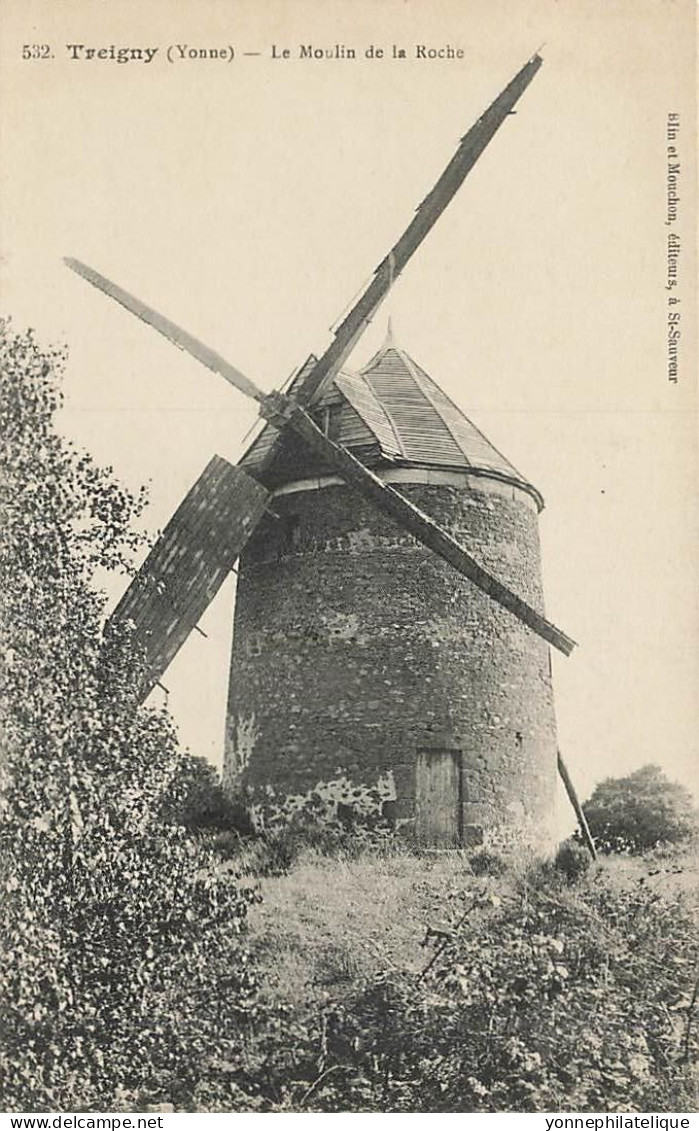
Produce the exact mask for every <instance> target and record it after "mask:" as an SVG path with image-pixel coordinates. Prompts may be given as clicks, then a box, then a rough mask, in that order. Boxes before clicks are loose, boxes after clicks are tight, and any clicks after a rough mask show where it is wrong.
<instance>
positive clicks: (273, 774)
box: [66, 55, 574, 845]
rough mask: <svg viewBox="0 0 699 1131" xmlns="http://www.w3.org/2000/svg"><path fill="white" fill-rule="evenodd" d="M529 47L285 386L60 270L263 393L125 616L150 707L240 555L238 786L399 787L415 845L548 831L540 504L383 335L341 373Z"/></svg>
mask: <svg viewBox="0 0 699 1131" xmlns="http://www.w3.org/2000/svg"><path fill="white" fill-rule="evenodd" d="M541 62H542V60H541V58H540V57H539V56H538V55H535V56H533V57H532V59H530V60H529V61H528V62H527V63H526V64H525V65H524V67H523V68H522V69H521V70H520V71H519V73H518V74H517V75H515V77H514V78H513V79H512V81H511V82H510V83H509V84H508V86H507V87H506V88H505V89H504V90H503V92H502V93H501V94H500V95H498V97H497V98H496V99H495V101H494V102H493V103H492V104H491V105H490V106H489V107H488V109H487V110H485V111H484V113H483V114H482V115H481V117H480V118H479V119H478V120H477V122H476V123H475V125H474V126H473V127H472V128H471V129H470V130H469V131H468V133H466V134H465V136H464V137H463V138H462V140H461V142H460V144H459V146H458V148H457V150H456V153H455V154H454V156H453V157H452V159H451V161H450V162H449V163H448V165H447V166H446V168H445V169H444V171H443V173H442V174H441V176H440V177H439V179H438V180H437V182H436V183H435V185H434V187H433V188H432V189H431V190H430V192H429V193H428V195H427V196H426V197H425V199H424V200H423V201H422V203H421V204H420V206H419V208H418V209H417V211H416V213H415V215H414V216H413V218H412V219H411V221H410V223H409V224H408V227H407V228H406V230H405V231H404V232H403V234H402V235H401V237H400V239H399V240H398V241H397V243H396V244H395V245H394V246H393V247H392V248H391V250H390V252H389V253H388V255H387V256H386V257H385V258H384V259H383V260H382V261H381V263H380V264H379V266H378V267H377V269H376V271H375V273H374V276H373V278H372V280H371V282H370V283H369V285H368V287H367V288H366V290H365V291H364V292H363V293H362V294H361V296H360V297H359V299H358V300H357V301H356V302H355V303H354V305H353V306H352V307H351V308H350V310H349V312H348V313H347V314H346V315H345V317H344V318H343V319H342V321H341V322H340V324H339V325H338V327H337V329H336V331H335V333H334V336H333V338H332V341H331V342H330V345H329V346H328V348H327V349H326V350H325V352H324V353H323V354H322V356H321V357H320V358H315V357H313V356H312V357H311V358H309V360H308V361H307V362H306V364H305V365H304V366H303V367H302V368H301V370H300V371H299V372H298V374H297V375H296V377H295V379H294V382H293V384H292V385H291V387H290V388H289V389H288V390H287V391H286V392H285V393H282V392H273V393H268V394H267V393H264V392H262V390H261V389H260V388H259V387H258V386H257V385H256V384H255V383H254V382H253V381H251V380H250V378H249V377H246V376H245V375H244V374H243V373H241V371H240V370H239V369H237V368H235V367H234V366H232V365H231V364H230V363H229V362H227V361H226V360H225V359H224V358H222V357H221V356H220V355H218V354H216V353H215V352H214V351H213V350H211V349H209V348H208V347H207V346H205V345H204V344H203V343H201V342H199V341H197V339H196V338H194V337H192V335H191V334H188V333H187V332H186V331H184V330H183V329H181V328H180V327H179V326H176V325H175V324H174V323H173V322H171V321H169V320H168V319H166V318H164V317H163V316H162V315H160V314H158V313H157V312H156V311H155V310H153V309H151V308H150V307H147V306H145V305H144V304H143V303H142V302H140V301H139V300H138V299H136V298H134V297H133V296H132V295H130V294H128V293H127V292H126V291H124V290H122V289H121V288H120V287H118V286H116V285H115V284H114V283H111V282H110V281H109V280H107V279H105V278H104V277H103V276H102V275H99V274H98V273H97V272H96V271H94V270H92V269H91V268H90V267H87V266H85V264H82V263H80V262H79V261H77V260H74V259H70V260H67V261H66V262H67V263H68V265H69V266H70V267H71V268H72V269H73V270H75V271H77V273H78V274H80V275H82V276H83V277H84V278H86V279H87V280H88V281H89V282H91V283H92V284H93V285H94V286H96V287H98V288H99V289H100V290H102V291H104V292H106V293H107V294H108V295H109V296H110V297H112V298H114V299H115V300H116V301H117V302H119V303H121V304H122V305H123V306H124V307H126V308H127V309H128V310H130V311H131V312H132V313H134V314H136V315H137V317H139V318H140V319H142V320H143V321H145V322H147V323H149V324H150V325H151V326H153V327H154V328H155V329H157V330H158V331H159V332H160V333H162V334H163V335H164V336H165V337H167V338H168V339H169V340H170V341H171V342H173V343H174V344H175V345H177V346H178V347H179V348H180V349H184V350H186V351H187V352H188V353H190V354H191V355H192V356H193V357H195V358H196V359H197V360H199V361H200V362H202V363H203V364H204V365H206V366H207V367H208V368H209V369H212V370H214V371H215V372H217V373H219V374H220V375H221V376H223V377H224V378H225V379H226V380H227V381H229V382H230V383H231V384H232V385H233V386H234V387H235V388H236V389H238V390H239V391H240V392H243V393H245V394H246V395H247V396H250V397H252V398H253V399H254V400H255V401H256V402H257V403H258V405H259V408H260V413H261V415H262V417H263V419H264V420H265V421H266V422H267V425H266V427H265V428H264V429H263V431H262V433H261V434H260V436H259V437H258V438H257V439H256V440H255V442H254V443H253V444H252V446H251V447H250V448H249V449H248V451H247V452H246V454H245V456H244V457H243V459H242V461H241V464H240V465H239V466H238V467H235V466H233V465H231V464H230V463H228V462H227V461H226V460H224V459H221V458H220V457H219V456H214V457H213V459H212V460H211V461H210V463H209V464H208V465H207V467H206V469H205V470H204V472H203V473H202V475H201V476H200V478H199V479H198V480H197V482H196V483H195V484H194V486H193V487H192V489H191V491H190V492H189V493H188V494H187V495H186V496H185V498H184V499H183V501H182V503H181V504H180V506H179V507H178V509H177V510H176V512H175V514H174V515H173V517H172V519H171V520H170V522H169V523H168V525H167V526H166V528H165V530H164V531H163V533H162V535H161V536H160V538H158V539H157V541H156V542H155V545H154V546H153V549H152V550H151V552H150V554H149V555H148V557H147V559H146V561H145V563H144V565H143V566H142V567H141V569H140V570H139V572H138V573H137V575H136V577H135V578H134V579H133V581H132V582H131V584H130V586H129V587H128V589H127V591H126V593H125V594H124V596H123V597H122V599H121V601H120V602H119V604H118V606H117V608H116V609H115V611H114V613H113V614H112V617H111V619H110V622H109V624H108V625H107V632H109V631H111V630H112V629H113V628H115V627H116V626H119V625H121V626H123V624H124V622H126V623H128V624H130V625H131V626H132V627H133V629H134V631H135V637H136V640H137V641H138V642H139V643H140V644H141V646H142V649H143V655H144V665H143V678H142V682H141V686H140V691H141V693H142V695H143V696H144V697H145V696H146V695H147V694H148V692H149V691H150V690H151V689H152V688H153V687H154V686H155V685H156V684H157V683H158V681H159V680H160V678H161V676H162V674H163V672H164V671H165V670H166V668H167V666H168V664H169V663H170V661H171V660H172V658H173V657H174V655H175V654H176V652H177V651H178V649H179V648H180V646H181V645H182V644H183V643H184V641H185V640H186V638H187V636H188V635H189V634H190V632H191V631H192V630H193V629H194V628H196V627H197V622H198V620H199V618H200V617H201V616H202V614H203V612H204V611H205V609H206V608H207V606H208V605H209V603H210V602H211V601H212V600H213V597H214V596H215V594H216V592H217V591H218V589H219V587H220V585H221V584H222V582H223V580H224V578H225V577H226V576H227V574H228V573H229V572H230V570H231V569H234V568H235V562H236V561H237V560H238V559H240V569H239V574H240V576H239V587H238V597H237V607H236V627H235V640H234V648H233V659H232V665H231V690H230V705H229V720H228V757H227V768H226V769H227V777H228V779H229V780H231V781H232V780H233V779H235V780H236V781H237V782H239V783H242V784H244V785H247V786H255V785H257V786H263V787H267V786H272V787H276V788H277V789H278V790H279V789H281V790H284V789H290V790H293V791H294V792H298V791H299V790H303V789H304V788H308V787H309V786H313V785H315V784H317V783H318V782H319V781H322V780H323V779H325V780H327V779H328V777H332V776H334V775H335V774H336V773H337V771H338V770H340V771H341V772H342V773H344V774H345V775H347V776H348V777H349V778H350V779H351V780H352V781H354V782H356V783H357V784H361V783H364V784H369V785H371V784H376V781H377V779H378V778H379V777H382V778H383V779H384V780H385V779H389V780H390V781H391V783H393V788H394V791H395V807H396V810H397V813H396V815H397V817H398V818H399V819H400V820H401V821H402V822H404V824H405V825H406V826H407V827H408V828H409V829H410V830H411V831H412V833H413V835H414V836H415V837H416V838H417V839H418V840H419V841H421V842H423V843H429V844H441V845H454V844H459V843H477V842H480V841H481V840H485V841H494V840H498V839H499V840H501V841H502V840H503V839H505V840H507V841H508V842H510V843H512V841H513V839H517V840H522V839H523V840H526V841H529V842H531V843H534V844H537V843H538V844H542V843H545V842H546V841H547V840H548V825H549V822H550V817H551V809H552V798H553V790H554V783H555V766H556V751H555V724H554V715H553V704H552V693H551V673H550V667H549V653H548V645H553V646H554V647H556V648H558V649H559V650H560V651H561V652H563V653H564V654H565V655H568V654H569V653H570V652H571V650H572V648H573V647H574V642H573V641H572V640H571V639H570V637H568V636H566V634H565V633H564V632H562V631H561V630H560V629H558V628H557V627H556V626H555V625H553V624H551V623H550V622H549V621H548V620H547V619H546V618H545V616H544V615H543V611H542V595H541V578H540V569H539V548H538V536H537V513H538V511H539V510H540V508H541V506H542V500H541V496H540V495H539V493H538V491H537V490H536V488H535V487H533V486H532V485H531V484H530V483H529V482H528V481H527V480H526V479H525V478H524V477H523V476H522V475H520V473H519V472H518V471H517V470H516V469H515V468H514V467H513V466H512V465H511V464H510V463H509V462H508V461H507V460H506V459H505V458H504V456H502V455H501V454H500V453H499V452H498V451H497V450H496V449H495V448H494V447H493V446H492V444H490V443H489V441H488V440H487V439H486V438H485V437H484V436H483V435H482V433H481V432H479V431H478V429H477V428H476V427H475V426H474V425H473V424H472V423H471V422H470V421H469V420H468V419H467V418H466V417H465V416H464V415H463V414H462V413H461V411H460V410H459V409H458V408H457V407H456V406H455V405H454V404H453V403H452V402H451V401H450V400H449V398H448V397H446V396H445V395H444V393H443V392H442V391H441V390H440V389H439V387H438V385H436V384H435V382H434V381H433V380H432V379H431V378H430V377H429V376H428V375H427V373H426V372H425V371H424V370H423V369H422V368H421V367H420V366H419V365H417V364H416V363H415V362H414V361H413V360H412V359H411V358H410V357H409V356H408V355H407V354H406V353H405V352H404V351H403V350H402V349H400V348H399V347H398V346H397V345H396V344H395V343H394V342H393V341H392V340H391V338H390V336H389V340H388V341H387V342H386V344H385V345H384V347H383V348H382V349H381V350H380V351H379V353H378V354H377V355H376V357H375V358H373V359H372V361H371V362H370V363H369V364H368V365H367V366H366V367H365V368H364V369H363V370H362V371H361V372H360V373H354V372H351V371H349V370H348V369H346V368H345V365H346V362H347V360H348V358H349V356H350V354H351V352H352V350H353V348H354V346H355V345H356V343H357V341H358V340H359V338H360V336H361V334H362V332H363V331H364V329H365V327H366V326H367V324H368V323H369V322H370V321H371V319H372V318H373V317H374V315H375V314H376V311H377V310H378V308H379V306H380V304H381V302H382V301H383V299H384V298H385V297H386V295H387V294H388V293H389V291H390V289H391V287H392V285H393V283H394V281H395V279H396V278H397V276H398V275H399V274H400V272H401V271H402V270H403V268H404V267H405V266H406V264H407V262H408V261H409V259H410V258H411V256H412V255H413V253H414V252H415V250H416V249H417V248H418V247H419V245H420V243H421V242H422V240H423V239H424V238H425V236H426V235H427V233H428V232H429V231H430V229H431V228H432V226H433V225H434V223H435V222H436V220H437V219H438V217H439V216H440V215H441V214H442V212H443V211H444V209H445V208H446V206H447V205H448V203H449V201H450V200H451V199H452V198H453V196H454V194H455V193H456V191H457V190H458V188H459V187H460V185H461V184H462V182H463V180H464V178H465V177H466V175H467V174H468V172H469V170H470V169H471V168H472V167H473V165H474V164H475V162H476V161H477V159H478V157H479V155H480V154H481V153H482V152H483V150H484V149H485V147H486V146H487V145H488V143H489V142H490V140H491V139H492V137H493V136H494V134H495V133H496V131H497V130H498V129H499V128H500V126H502V124H503V123H504V122H505V121H506V120H507V118H508V116H509V115H510V114H511V113H513V107H514V106H515V105H516V103H517V102H518V100H519V98H520V96H521V95H522V93H523V91H524V90H525V89H526V87H527V86H528V85H529V83H530V82H531V80H532V78H533V77H534V75H535V74H536V73H537V71H538V69H539V67H540V66H541Z"/></svg>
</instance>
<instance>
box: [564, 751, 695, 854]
mask: <svg viewBox="0 0 699 1131" xmlns="http://www.w3.org/2000/svg"><path fill="white" fill-rule="evenodd" d="M583 810H584V812H585V816H586V817H587V822H588V824H589V826H590V831H591V833H592V836H593V838H594V840H595V842H596V844H597V846H598V847H599V848H600V849H601V850H602V851H603V852H633V853H639V852H644V851H646V849H649V848H654V847H655V846H656V845H659V844H676V843H678V842H679V841H683V840H687V839H689V838H690V837H691V836H692V835H693V834H694V833H696V831H697V828H698V827H699V820H698V817H699V814H697V810H696V808H695V806H694V803H693V800H692V795H691V793H690V792H689V790H688V789H686V788H685V786H683V785H680V784H679V783H678V782H672V781H670V780H669V779H668V778H667V776H666V775H665V774H664V773H663V771H662V770H661V769H660V767H659V766H652V765H649V766H643V767H642V768H641V769H640V770H635V771H634V773H632V774H629V775H628V777H625V778H606V779H605V780H604V781H602V782H600V783H599V785H597V786H596V787H595V790H594V792H593V794H592V796H591V797H590V799H589V800H588V801H586V802H585V804H584V805H583Z"/></svg>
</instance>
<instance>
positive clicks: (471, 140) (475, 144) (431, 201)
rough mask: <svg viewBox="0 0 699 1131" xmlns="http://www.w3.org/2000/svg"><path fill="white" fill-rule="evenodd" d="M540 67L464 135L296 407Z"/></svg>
mask: <svg viewBox="0 0 699 1131" xmlns="http://www.w3.org/2000/svg"><path fill="white" fill-rule="evenodd" d="M542 63H543V59H542V58H541V56H540V55H533V56H532V58H531V59H529V60H528V62H526V63H525V64H524V66H523V67H522V69H521V70H520V71H518V72H517V74H516V75H515V77H514V78H513V79H512V80H511V81H510V82H509V83H508V85H507V86H506V87H505V89H504V90H503V91H502V92H501V93H500V94H499V95H498V97H497V98H496V99H495V101H494V102H492V103H491V105H490V106H489V107H488V109H487V110H485V111H484V112H483V113H482V114H481V116H480V118H479V119H478V120H477V122H476V123H475V124H474V125H473V126H471V129H470V130H469V131H468V133H466V134H464V136H463V138H462V139H461V142H460V144H459V146H458V149H457V150H456V153H455V154H454V156H453V157H452V159H451V161H450V162H449V164H448V165H447V166H446V168H445V169H444V171H443V172H442V174H441V176H440V177H439V179H438V180H437V182H436V183H435V185H434V186H433V187H432V189H431V190H430V192H429V193H428V194H427V196H426V197H425V199H424V200H423V201H422V203H421V204H420V205H419V207H418V208H417V210H416V212H415V215H414V216H413V218H412V220H411V221H410V223H409V224H408V227H407V228H406V229H405V231H404V232H403V234H402V235H401V237H400V239H399V240H398V241H397V243H395V244H394V246H393V247H392V248H391V250H390V251H389V253H388V255H387V256H386V257H385V259H383V260H382V261H381V263H380V264H379V266H378V267H377V268H376V271H375V272H374V277H373V279H372V281H371V282H370V284H369V286H368V287H367V288H366V290H365V291H364V292H363V293H362V294H361V296H360V297H359V299H358V300H357V302H356V303H355V304H354V305H353V306H352V308H351V309H350V310H349V312H348V313H347V314H346V315H345V317H344V318H343V320H342V322H341V323H340V325H339V326H338V328H337V330H336V332H335V335H334V337H333V340H332V342H331V343H330V345H329V346H328V349H327V350H326V351H325V353H324V354H323V356H322V357H321V358H320V360H319V361H318V362H317V363H316V365H315V367H314V368H313V369H312V370H311V371H310V372H309V373H308V374H307V375H306V377H305V379H304V381H303V383H302V385H301V386H300V387H299V389H298V392H297V399H298V401H299V404H302V405H310V404H313V403H314V402H315V401H316V400H318V398H319V397H320V396H321V394H322V392H323V390H324V389H325V388H327V386H328V385H329V384H330V382H331V381H332V380H333V378H334V377H336V376H337V374H338V373H339V372H340V369H341V367H342V365H343V363H344V362H345V361H346V359H347V357H348V356H349V354H350V353H351V352H352V350H353V349H354V346H355V345H356V344H357V341H358V340H359V338H360V337H361V335H362V333H363V332H364V330H365V329H366V327H367V325H368V323H369V321H370V320H371V319H372V318H373V316H374V315H375V314H376V311H377V310H378V308H379V306H380V305H381V303H382V302H383V300H384V299H385V297H386V295H387V294H388V292H389V291H390V289H391V287H392V286H393V283H394V282H395V280H396V278H397V277H398V275H399V274H400V272H401V271H402V270H403V268H404V267H405V265H406V264H407V262H408V260H409V259H410V258H411V257H412V255H413V254H414V253H415V252H416V251H417V249H418V247H419V246H420V244H421V243H422V241H423V240H424V238H425V236H426V235H427V234H428V233H429V232H430V231H431V229H432V228H433V227H434V225H435V223H436V222H437V220H438V219H439V217H440V216H441V215H442V212H444V209H445V208H446V207H447V205H448V204H449V203H450V201H451V200H452V199H453V197H454V196H455V195H456V193H457V192H458V190H459V189H460V188H461V185H462V184H463V182H464V180H465V178H466V176H467V174H468V173H470V171H471V169H472V168H473V166H474V165H475V164H476V161H477V160H478V158H479V157H480V155H481V153H483V150H484V149H485V148H486V146H487V145H488V144H489V143H490V141H491V140H492V138H493V137H494V136H495V134H496V132H497V130H499V128H500V126H501V125H502V124H503V122H504V121H505V119H506V118H507V117H508V115H509V114H511V113H512V110H513V107H514V106H515V105H516V103H517V102H518V101H519V99H520V98H521V96H522V94H524V91H525V90H526V89H527V87H528V86H529V84H530V82H531V81H532V79H533V78H534V76H535V74H536V73H537V71H538V70H539V68H540V66H541V65H542ZM270 458H273V456H272V457H270Z"/></svg>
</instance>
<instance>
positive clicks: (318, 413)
mask: <svg viewBox="0 0 699 1131" xmlns="http://www.w3.org/2000/svg"><path fill="white" fill-rule="evenodd" d="M302 373H303V371H302ZM302 373H300V374H299V376H298V377H297V378H296V381H295V382H292V384H291V386H290V388H289V390H288V392H289V394H290V395H292V396H293V392H294V385H295V384H297V383H298V381H299V380H300V379H301V377H302ZM311 415H312V416H313V417H314V418H315V420H316V421H317V423H318V424H320V425H321V426H323V427H325V428H326V429H327V430H328V432H329V435H330V437H331V439H333V440H335V441H337V442H338V443H340V444H342V445H344V446H345V447H347V448H349V449H350V450H351V451H353V452H354V454H355V455H356V456H357V457H358V458H360V459H361V460H362V461H363V462H364V463H365V464H367V465H368V466H371V467H378V466H381V465H384V466H385V465H386V464H389V465H391V466H394V467H424V468H441V469H443V470H446V471H455V470H463V471H468V472H470V473H471V474H474V475H483V476H489V477H492V478H495V479H500V480H503V481H504V482H507V483H512V484H515V485H517V486H518V487H521V488H522V489H523V490H525V491H527V492H528V494H530V495H531V496H532V497H533V498H534V500H535V502H536V503H537V506H538V507H539V508H540V507H541V506H542V505H543V500H542V498H541V495H540V494H539V492H538V491H537V490H536V488H535V487H533V486H532V484H531V483H529V482H528V480H527V479H525V477H524V476H523V475H521V474H520V472H519V471H517V469H516V468H515V467H514V466H513V465H512V464H511V463H510V461H509V460H508V459H506V458H505V456H504V455H502V453H501V452H499V451H498V449H497V448H495V447H494V446H493V444H491V442H490V441H489V440H488V439H487V437H486V436H484V434H483V433H482V432H481V431H480V429H478V428H477V427H476V426H475V424H473V423H472V422H471V421H470V420H469V419H468V418H467V417H466V416H464V414H463V413H462V411H461V409H459V408H458V407H457V406H456V405H455V404H454V402H453V401H452V400H451V399H450V398H449V397H448V396H447V395H446V394H445V393H444V392H443V391H442V390H441V389H440V388H439V386H438V385H437V384H435V382H434V381H433V380H432V378H431V377H429V376H428V374H427V373H426V372H425V371H424V369H422V368H421V366H419V365H418V364H417V363H416V362H415V361H413V359H412V358H411V357H410V356H409V355H408V354H407V353H406V352H405V350H402V349H400V348H399V347H398V346H397V345H395V343H394V342H393V339H392V336H391V335H390V333H389V337H388V339H387V341H386V343H385V344H384V346H383V347H382V348H381V349H380V350H379V352H378V353H377V354H376V355H375V356H374V357H373V358H372V359H371V361H370V362H369V363H368V364H367V365H365V366H364V368H363V369H362V370H360V372H358V373H356V372H352V371H350V370H348V369H344V370H343V371H342V372H341V373H340V374H338V376H337V377H336V378H335V381H334V382H333V384H332V385H331V386H330V387H329V388H328V389H327V390H326V392H325V393H324V394H323V396H322V397H321V398H320V400H319V401H318V402H317V403H316V404H314V406H313V408H312V410H311ZM273 434H274V430H273V429H272V428H271V427H270V426H269V425H267V426H266V427H265V428H264V429H263V430H262V432H261V433H260V435H259V436H258V437H257V439H256V440H254V441H253V443H252V444H251V446H250V447H249V448H248V450H247V452H246V453H245V455H244V456H243V459H242V461H241V464H242V466H243V467H244V468H245V469H246V470H247V471H248V472H249V473H251V474H252V475H254V474H255V470H256V468H257V467H258V466H259V465H260V463H261V461H262V459H263V457H264V455H265V453H266V452H267V450H268V448H269V444H270V441H271V438H272V436H273ZM327 473H332V469H331V468H323V467H320V466H319V464H318V461H317V457H315V456H313V455H311V454H310V453H308V452H305V451H304V450H302V448H301V444H300V442H299V441H297V440H296V439H295V438H294V437H289V439H288V440H287V441H286V443H285V445H284V451H283V452H282V454H281V456H280V457H278V459H277V460H276V461H275V464H274V465H273V466H272V468H270V469H268V470H267V471H266V472H265V474H264V476H263V477H262V478H263V481H264V483H265V485H266V486H268V487H276V486H279V485H280V484H281V483H284V482H289V481H290V480H292V479H297V478H298V479H301V478H307V477H312V476H317V475H322V474H327Z"/></svg>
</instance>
